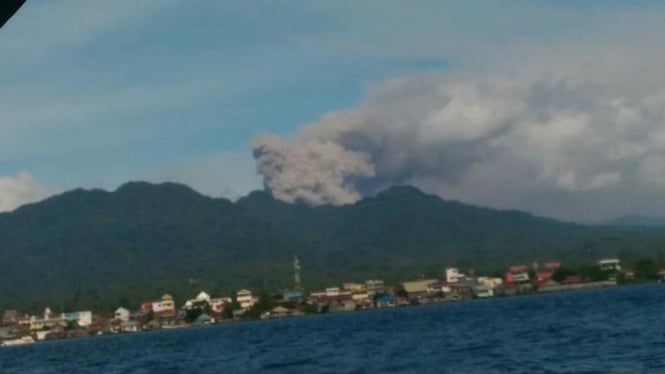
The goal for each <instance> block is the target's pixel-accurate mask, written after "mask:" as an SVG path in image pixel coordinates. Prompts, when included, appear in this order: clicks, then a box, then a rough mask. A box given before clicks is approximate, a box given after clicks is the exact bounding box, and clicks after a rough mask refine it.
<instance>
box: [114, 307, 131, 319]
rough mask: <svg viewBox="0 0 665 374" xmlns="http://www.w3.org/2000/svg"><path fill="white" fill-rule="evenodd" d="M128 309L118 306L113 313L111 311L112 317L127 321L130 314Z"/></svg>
mask: <svg viewBox="0 0 665 374" xmlns="http://www.w3.org/2000/svg"><path fill="white" fill-rule="evenodd" d="M130 314H131V313H130V312H129V310H127V309H125V308H123V307H120V308H118V309H116V310H115V313H113V318H115V319H117V320H118V321H129V316H130Z"/></svg>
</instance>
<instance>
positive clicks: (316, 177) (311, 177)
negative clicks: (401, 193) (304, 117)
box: [253, 135, 374, 205]
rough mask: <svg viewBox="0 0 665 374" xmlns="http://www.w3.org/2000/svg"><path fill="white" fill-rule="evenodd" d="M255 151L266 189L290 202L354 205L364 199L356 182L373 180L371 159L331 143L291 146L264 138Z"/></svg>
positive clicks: (261, 138)
mask: <svg viewBox="0 0 665 374" xmlns="http://www.w3.org/2000/svg"><path fill="white" fill-rule="evenodd" d="M253 148H254V157H255V158H256V162H257V166H258V169H259V170H260V172H261V174H262V175H263V177H264V183H265V186H266V188H268V189H269V190H270V191H271V192H272V193H273V195H274V196H275V198H277V199H280V200H283V201H287V202H295V201H301V202H306V203H308V204H314V205H320V204H334V205H339V204H347V203H352V202H354V201H356V200H358V199H359V198H360V197H361V196H360V194H359V192H358V191H357V190H356V187H355V186H354V184H353V181H354V180H355V179H357V178H369V177H372V176H374V167H373V165H372V163H371V161H370V157H369V155H367V154H366V153H363V152H355V151H350V150H347V149H344V147H342V146H341V145H340V144H338V143H336V142H334V141H331V140H317V139H313V140H308V141H305V142H302V143H299V144H292V143H289V142H288V141H286V140H284V139H282V138H280V137H277V136H274V135H262V136H259V137H258V138H257V139H256V140H255V142H254V146H253Z"/></svg>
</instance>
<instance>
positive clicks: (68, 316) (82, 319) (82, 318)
mask: <svg viewBox="0 0 665 374" xmlns="http://www.w3.org/2000/svg"><path fill="white" fill-rule="evenodd" d="M62 318H64V319H65V321H67V322H73V323H76V324H78V325H79V326H81V327H88V326H90V325H91V324H92V312H91V311H89V310H86V311H83V312H73V313H63V315H62Z"/></svg>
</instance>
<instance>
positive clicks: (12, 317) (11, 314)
mask: <svg viewBox="0 0 665 374" xmlns="http://www.w3.org/2000/svg"><path fill="white" fill-rule="evenodd" d="M18 320H19V315H18V312H17V311H15V310H13V309H10V310H5V312H4V313H3V314H2V324H3V325H4V326H10V325H16V324H17V323H18Z"/></svg>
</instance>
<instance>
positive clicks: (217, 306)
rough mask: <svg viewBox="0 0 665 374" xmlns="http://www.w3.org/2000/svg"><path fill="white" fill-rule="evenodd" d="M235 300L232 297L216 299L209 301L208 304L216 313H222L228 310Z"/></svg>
mask: <svg viewBox="0 0 665 374" xmlns="http://www.w3.org/2000/svg"><path fill="white" fill-rule="evenodd" d="M232 302H233V300H232V299H231V298H230V297H215V298H212V299H210V301H208V304H209V305H210V309H212V311H213V312H214V313H217V314H219V313H222V312H223V311H224V308H226V306H227V305H229V304H231V303H232Z"/></svg>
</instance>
